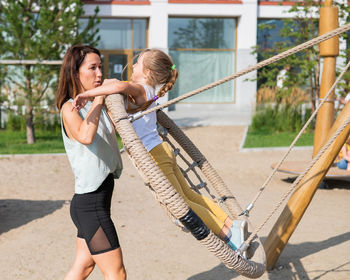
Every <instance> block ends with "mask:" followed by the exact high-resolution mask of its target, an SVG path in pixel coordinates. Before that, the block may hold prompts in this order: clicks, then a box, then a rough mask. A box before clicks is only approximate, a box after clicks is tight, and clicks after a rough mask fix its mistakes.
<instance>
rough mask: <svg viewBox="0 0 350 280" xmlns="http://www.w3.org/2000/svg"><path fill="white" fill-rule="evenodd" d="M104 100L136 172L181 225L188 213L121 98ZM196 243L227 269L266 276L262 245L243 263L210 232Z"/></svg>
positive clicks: (254, 276)
mask: <svg viewBox="0 0 350 280" xmlns="http://www.w3.org/2000/svg"><path fill="white" fill-rule="evenodd" d="M105 100H106V106H107V108H108V110H109V112H110V113H111V117H112V121H113V123H114V124H115V126H116V129H117V131H118V133H119V135H120V136H121V138H122V140H123V143H124V146H125V150H126V151H127V152H128V154H129V156H130V157H131V158H132V160H133V162H134V163H135V165H136V167H137V169H138V171H139V172H140V173H141V175H142V176H143V178H145V179H146V181H147V182H149V183H150V184H151V186H152V188H153V189H154V191H155V192H156V193H157V196H158V197H159V199H160V200H161V201H162V204H163V205H165V206H166V207H167V208H168V210H169V212H170V213H171V214H172V215H173V216H174V217H175V218H176V219H179V220H180V221H181V222H182V221H183V218H184V217H185V216H186V215H187V213H188V212H189V211H190V209H189V207H188V205H187V204H186V202H185V201H184V199H183V198H182V197H181V196H180V195H179V194H178V193H177V192H176V191H175V189H174V188H173V186H172V185H171V183H170V182H169V180H168V179H167V178H166V177H165V176H164V174H163V173H162V171H161V170H160V168H159V167H158V166H157V165H156V163H155V162H154V161H153V159H152V158H151V156H150V155H149V153H148V152H147V150H146V149H145V147H144V145H143V144H142V142H141V140H140V139H139V138H138V136H137V134H136V132H135V130H134V129H133V127H132V124H131V123H130V121H129V120H128V119H127V114H126V112H125V107H124V98H123V96H122V95H119V94H114V95H110V96H107V97H106V99H105ZM192 234H193V232H192ZM193 235H194V234H193ZM195 237H196V236H195ZM196 238H197V237H196ZM197 239H198V238H197ZM198 240H200V242H201V243H202V244H203V245H205V246H206V247H207V248H208V250H209V251H210V252H212V253H214V254H215V255H216V256H217V257H218V258H219V259H220V260H221V261H222V262H223V263H224V264H225V265H226V266H227V267H229V268H231V269H234V270H235V271H236V272H238V273H239V274H242V275H244V276H246V277H250V278H259V277H260V276H261V275H262V274H263V273H264V272H265V269H266V256H265V252H264V250H263V246H262V245H261V244H258V245H257V242H253V243H254V245H255V246H256V247H257V248H254V246H252V248H253V249H256V251H257V253H256V254H254V256H253V258H252V259H251V260H246V259H244V258H242V257H241V256H240V255H239V254H238V253H237V252H236V251H233V250H231V249H230V248H229V247H228V246H227V245H226V244H225V243H224V242H223V241H222V240H220V239H219V238H218V237H217V236H216V235H215V234H214V233H213V232H212V231H209V230H208V235H207V236H205V237H204V238H202V239H198ZM249 252H250V251H249Z"/></svg>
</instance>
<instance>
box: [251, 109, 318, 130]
mask: <svg viewBox="0 0 350 280" xmlns="http://www.w3.org/2000/svg"><path fill="white" fill-rule="evenodd" d="M310 116H311V109H306V110H305V112H304V117H303V115H302V108H301V106H297V107H293V106H290V105H276V106H271V105H267V106H260V108H259V110H258V111H257V113H256V114H255V115H254V116H253V119H252V123H251V126H250V131H251V132H255V131H260V132H297V131H299V130H300V129H301V128H302V127H303V125H304V124H305V122H306V121H307V120H308V119H309V117H310ZM313 123H314V121H313ZM313 123H312V124H311V125H309V127H308V129H307V130H308V131H310V130H312V128H313Z"/></svg>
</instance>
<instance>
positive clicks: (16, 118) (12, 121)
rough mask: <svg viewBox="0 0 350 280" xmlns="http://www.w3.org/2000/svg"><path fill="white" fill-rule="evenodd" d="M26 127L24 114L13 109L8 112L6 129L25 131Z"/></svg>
mask: <svg viewBox="0 0 350 280" xmlns="http://www.w3.org/2000/svg"><path fill="white" fill-rule="evenodd" d="M25 127H26V121H25V118H24V116H23V115H21V114H15V113H14V112H12V111H9V113H8V121H7V123H6V129H7V130H9V131H24V130H25Z"/></svg>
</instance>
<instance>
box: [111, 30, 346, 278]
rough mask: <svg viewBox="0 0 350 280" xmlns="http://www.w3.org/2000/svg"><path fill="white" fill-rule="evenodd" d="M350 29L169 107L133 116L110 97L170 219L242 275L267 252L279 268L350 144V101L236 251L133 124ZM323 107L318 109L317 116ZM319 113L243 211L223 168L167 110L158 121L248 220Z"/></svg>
mask: <svg viewBox="0 0 350 280" xmlns="http://www.w3.org/2000/svg"><path fill="white" fill-rule="evenodd" d="M347 30H350V24H347V25H344V26H343V27H340V28H336V29H334V30H332V31H330V32H327V33H325V34H323V35H321V36H319V37H317V38H315V39H313V40H310V41H308V42H306V43H303V44H301V45H299V46H297V47H294V48H292V49H290V50H288V51H285V52H283V53H281V54H279V55H276V56H274V57H272V58H270V59H267V60H265V61H262V62H260V63H258V64H257V65H255V66H252V67H248V68H247V69H245V70H242V71H240V72H237V73H236V74H234V75H231V76H229V77H226V78H224V79H222V80H219V81H217V82H215V83H212V84H210V85H207V86H205V87H202V88H199V89H197V90H195V91H192V92H189V93H187V94H184V95H182V96H179V97H177V98H175V99H173V100H170V101H169V102H167V103H165V104H163V105H158V106H156V107H154V108H152V109H150V110H146V111H144V112H140V113H138V114H137V115H134V116H131V117H129V116H128V114H127V113H126V111H125V106H124V98H123V96H121V95H110V96H108V97H106V105H107V108H108V110H109V111H110V112H111V115H112V120H113V122H114V124H115V125H116V128H117V131H118V133H119V134H120V136H121V138H122V140H123V143H124V146H125V149H126V151H127V152H128V154H129V156H130V158H131V160H132V161H133V163H134V164H135V166H136V167H137V169H138V170H139V172H140V174H141V175H142V177H143V178H144V181H145V182H146V184H147V185H148V186H149V187H150V189H151V191H153V192H154V193H155V196H156V198H157V200H158V201H159V203H160V204H161V205H162V206H164V208H165V210H166V211H167V213H168V215H169V217H171V218H172V220H173V221H174V223H176V224H180V225H182V226H184V227H185V228H186V229H188V230H189V231H190V232H191V233H192V235H193V236H194V237H195V238H196V239H197V240H198V241H200V242H201V243H202V244H203V245H205V246H206V247H207V248H208V250H209V251H211V252H212V253H214V254H215V255H216V256H217V257H218V258H219V259H220V260H221V261H222V262H223V263H224V264H225V265H226V266H227V267H229V268H231V269H234V270H235V271H237V272H238V273H240V274H241V275H244V276H246V277H250V278H258V277H260V276H261V275H262V274H263V273H264V272H265V269H266V256H267V268H271V267H273V265H274V264H275V262H276V261H277V259H278V257H279V255H280V253H281V252H282V250H283V248H284V246H285V245H286V243H287V241H288V240H289V237H290V236H291V234H292V233H293V231H294V229H295V227H296V226H297V224H298V222H299V221H300V219H301V217H302V215H303V213H304V212H305V210H306V208H307V206H308V204H309V203H310V201H311V199H312V196H313V194H314V192H315V190H316V189H317V186H318V184H319V183H320V182H321V180H322V178H323V177H324V175H325V173H326V172H327V170H328V169H329V167H330V165H331V163H332V162H333V160H334V158H335V156H336V155H337V153H338V152H339V150H340V148H341V146H342V145H343V143H344V142H345V139H346V138H347V137H348V135H349V133H350V126H349V123H350V112H349V110H350V105H347V106H345V108H344V110H343V112H342V113H341V115H340V116H339V117H338V120H337V122H336V125H334V126H333V128H332V129H331V132H330V136H329V137H328V139H329V140H328V142H327V143H326V145H324V146H323V148H322V149H321V150H320V151H319V152H318V153H317V155H316V156H315V157H314V160H313V161H312V162H311V164H310V166H309V167H308V168H307V169H306V171H305V172H304V174H301V175H300V176H299V177H298V179H297V180H296V181H295V182H294V184H293V185H292V186H291V188H290V190H289V191H288V192H287V193H286V194H285V195H284V196H283V197H282V199H281V201H279V202H278V203H277V205H276V206H275V208H274V209H273V210H272V212H271V214H270V215H269V216H268V217H267V218H266V220H265V221H264V222H263V223H262V224H261V225H260V226H259V227H257V228H256V229H255V230H253V228H252V225H251V224H249V231H250V233H251V234H250V236H249V237H248V239H247V240H246V241H245V242H244V243H243V244H242V245H241V247H240V248H239V250H237V251H232V250H231V249H229V247H228V246H227V245H226V244H225V243H224V242H223V241H221V240H220V239H219V238H218V237H217V236H215V234H213V233H212V232H211V230H210V229H209V228H207V227H206V225H205V224H204V223H203V222H202V221H201V220H200V219H199V218H198V216H197V215H196V214H195V213H194V212H193V211H192V210H191V209H190V208H189V207H188V205H187V204H186V203H185V202H184V200H183V199H182V197H181V196H180V195H179V194H178V193H176V191H175V190H174V188H173V187H172V186H171V184H170V182H169V181H168V180H167V178H166V177H165V176H164V175H163V174H162V172H161V171H160V169H159V167H158V166H157V165H156V164H155V163H154V161H153V160H152V158H151V157H150V156H149V154H148V152H147V151H146V149H145V148H144V146H143V144H142V142H141V140H140V139H139V138H138V137H137V135H136V133H135V131H134V129H133V127H132V124H131V122H132V121H134V120H136V119H139V118H141V117H142V116H144V115H146V114H148V113H150V112H154V111H158V110H160V109H162V108H165V107H167V106H170V105H171V104H174V103H176V102H178V101H181V100H183V99H185V98H188V97H190V96H192V95H195V94H197V93H200V92H202V91H205V90H207V89H210V88H212V87H215V86H217V85H219V84H222V83H224V82H227V81H229V80H232V79H235V78H237V77H239V76H242V75H244V74H246V73H249V72H251V71H255V70H257V69H259V68H261V67H263V66H265V65H268V64H270V63H272V62H275V61H277V60H279V59H282V58H284V57H286V56H288V55H291V54H294V53H296V52H298V51H301V50H303V49H306V48H308V47H310V46H313V45H315V44H318V43H321V42H323V41H325V40H327V39H329V38H332V37H334V36H337V35H339V34H341V33H342V32H345V31H347ZM349 66H350V65H349V64H348V66H347V67H346V69H345V70H344V71H343V73H342V74H341V75H340V76H339V77H338V79H337V81H339V80H340V78H341V76H342V75H343V74H344V73H345V71H346V70H347V68H348V67H349ZM337 81H336V82H335V83H333V85H332V87H331V88H330V90H329V91H328V93H327V94H326V96H325V99H324V100H322V102H321V103H320V106H319V107H318V110H319V109H320V107H321V106H322V105H323V104H324V103H325V101H326V98H328V97H329V95H330V94H331V92H332V90H333V89H334V87H335V85H336V83H337ZM318 110H317V111H318ZM317 111H315V114H316V112H317ZM315 114H313V116H311V118H310V120H309V121H308V122H307V124H306V125H305V126H304V127H303V129H302V130H301V132H300V133H299V135H298V136H297V138H296V139H295V140H294V141H293V143H292V144H291V147H290V149H289V151H288V152H287V154H286V155H285V156H284V158H282V160H281V162H280V163H279V164H278V165H277V166H276V168H275V169H274V171H273V172H272V174H271V176H270V177H269V178H268V179H267V181H266V182H265V184H264V185H263V186H262V187H261V188H260V190H259V192H258V194H257V195H256V197H255V198H254V200H253V202H252V203H251V204H249V205H248V207H247V208H246V209H245V210H242V208H241V207H240V206H239V204H238V202H237V201H236V199H235V197H234V195H233V194H232V193H231V192H230V190H229V189H228V188H227V186H226V185H225V183H224V182H223V180H222V179H221V178H220V177H219V175H218V174H217V172H216V171H215V170H214V169H213V168H212V166H211V165H210V164H209V163H208V161H207V160H206V159H205V157H204V156H203V155H202V154H201V153H200V152H199V151H198V149H197V148H196V147H195V146H194V145H193V143H192V142H191V141H190V140H189V139H188V138H187V137H186V136H185V135H184V134H183V133H182V131H181V130H180V129H179V128H178V127H177V126H176V125H175V124H174V123H173V122H172V121H171V120H170V119H169V118H167V117H166V115H165V114H164V113H163V112H162V111H158V112H157V119H158V121H159V123H160V124H161V125H162V126H163V127H164V128H165V129H166V130H168V131H169V133H170V134H171V135H172V136H173V138H174V139H175V140H176V141H177V142H178V143H179V144H180V146H181V147H182V148H183V149H184V150H185V151H186V152H187V153H188V155H189V156H190V157H191V158H192V160H193V161H194V163H193V165H198V167H199V168H200V169H201V170H202V172H203V174H204V175H205V176H206V177H207V179H208V181H209V182H210V183H211V185H212V186H213V187H214V189H215V190H216V192H217V193H218V194H219V196H220V200H221V201H223V202H224V203H225V205H226V207H227V209H228V211H229V212H230V214H231V216H232V218H234V219H237V218H241V219H246V220H248V216H249V212H250V210H251V209H252V208H253V207H254V203H255V201H256V200H257V199H258V197H259V196H260V194H261V192H262V191H263V190H264V189H265V186H266V185H267V183H268V182H269V180H271V178H272V176H273V174H275V172H276V171H277V169H278V168H279V166H280V165H281V163H282V162H283V161H284V159H285V158H286V156H287V155H288V153H289V152H290V150H291V148H292V147H293V146H294V144H295V142H296V141H297V139H298V137H300V135H301V133H302V132H303V130H305V128H306V127H307V125H308V124H309V123H310V122H311V120H312V118H313V117H314V116H315ZM295 190H296V191H295ZM293 191H295V192H294V193H293V195H292V197H291V198H290V200H289V201H288V203H287V206H286V208H285V209H287V210H284V211H283V212H282V214H281V216H280V218H279V219H278V221H277V222H276V224H275V226H274V228H273V230H272V231H271V233H270V234H269V236H268V239H267V240H266V242H265V244H264V248H263V246H262V244H261V242H260V240H259V238H258V235H257V233H258V232H259V230H260V229H261V228H262V227H263V226H264V225H265V224H266V222H267V221H268V219H269V218H270V217H271V216H272V214H273V213H275V211H276V210H277V208H278V207H279V206H280V205H281V204H282V202H283V201H285V199H286V198H287V197H288V196H289V195H290V194H291V193H292V192H293ZM245 248H248V258H247V259H246V258H244V257H243V256H242V255H241V253H240V252H241V251H243V250H244V249H245ZM265 251H266V255H265Z"/></svg>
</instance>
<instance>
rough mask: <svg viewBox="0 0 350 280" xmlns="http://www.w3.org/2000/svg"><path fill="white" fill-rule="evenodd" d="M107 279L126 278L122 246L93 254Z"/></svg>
mask: <svg viewBox="0 0 350 280" xmlns="http://www.w3.org/2000/svg"><path fill="white" fill-rule="evenodd" d="M92 258H93V260H94V261H95V263H96V264H97V266H98V268H99V269H100V270H101V272H102V274H103V276H104V279H105V280H125V279H126V271H125V267H124V263H123V255H122V250H121V248H118V249H115V250H112V251H109V252H106V253H102V254H97V255H93V256H92Z"/></svg>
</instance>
